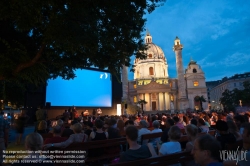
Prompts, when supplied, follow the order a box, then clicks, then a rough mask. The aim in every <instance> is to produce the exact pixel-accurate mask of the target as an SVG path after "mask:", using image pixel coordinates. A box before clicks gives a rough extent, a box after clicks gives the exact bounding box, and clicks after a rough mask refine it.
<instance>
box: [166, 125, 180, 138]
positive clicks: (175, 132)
mask: <svg viewBox="0 0 250 166" xmlns="http://www.w3.org/2000/svg"><path fill="white" fill-rule="evenodd" d="M168 137H169V139H170V140H172V141H178V140H179V139H180V138H181V129H180V128H179V127H178V126H172V127H171V128H170V129H169V131H168Z"/></svg>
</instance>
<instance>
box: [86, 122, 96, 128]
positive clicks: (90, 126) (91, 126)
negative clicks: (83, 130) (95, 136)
mask: <svg viewBox="0 0 250 166" xmlns="http://www.w3.org/2000/svg"><path fill="white" fill-rule="evenodd" d="M86 126H87V128H88V129H92V128H93V126H94V125H93V123H92V122H91V121H88V122H87V124H86Z"/></svg>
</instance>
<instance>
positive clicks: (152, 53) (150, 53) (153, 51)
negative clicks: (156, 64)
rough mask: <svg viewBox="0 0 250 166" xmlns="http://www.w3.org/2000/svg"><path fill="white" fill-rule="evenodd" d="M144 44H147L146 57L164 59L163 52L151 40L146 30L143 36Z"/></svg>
mask: <svg viewBox="0 0 250 166" xmlns="http://www.w3.org/2000/svg"><path fill="white" fill-rule="evenodd" d="M145 44H146V45H147V50H146V51H145V54H146V55H147V59H151V58H152V59H163V60H164V61H166V58H165V56H164V53H163V51H162V49H161V48H160V47H159V46H157V45H156V44H154V43H153V42H152V36H151V35H150V34H149V32H147V35H146V37H145Z"/></svg>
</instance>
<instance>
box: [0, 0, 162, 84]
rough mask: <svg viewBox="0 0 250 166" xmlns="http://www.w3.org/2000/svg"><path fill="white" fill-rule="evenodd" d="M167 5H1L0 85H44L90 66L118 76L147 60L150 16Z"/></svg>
mask: <svg viewBox="0 0 250 166" xmlns="http://www.w3.org/2000/svg"><path fill="white" fill-rule="evenodd" d="M164 1H165V0H141V1H139V0H134V1H128V0H119V1H117V0H108V1H104V0H74V1H70V0H61V1H58V0H43V1H27V0H11V1H9V0H2V1H0V6H1V8H0V80H8V81H11V82H13V81H14V82H16V83H17V84H22V83H23V82H28V83H32V84H36V85H38V84H40V83H45V82H46V80H47V79H48V78H56V77H58V76H60V77H62V78H63V79H71V78H74V77H75V75H74V70H75V69H78V68H80V69H82V68H88V67H97V68H100V69H108V70H109V71H110V72H111V73H113V74H114V73H118V72H119V70H120V68H121V67H122V65H125V66H130V65H131V64H130V57H131V55H133V54H135V55H136V58H141V59H142V58H145V55H144V54H143V52H138V50H144V49H146V48H145V45H144V44H143V40H142V33H141V32H142V31H143V30H144V25H145V21H146V19H145V18H143V17H144V14H145V13H146V12H149V13H150V12H152V11H153V10H154V9H155V8H156V7H157V6H159V5H162V4H163V2H164Z"/></svg>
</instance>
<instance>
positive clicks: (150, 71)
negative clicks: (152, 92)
mask: <svg viewBox="0 0 250 166" xmlns="http://www.w3.org/2000/svg"><path fill="white" fill-rule="evenodd" d="M149 75H154V68H153V67H150V68H149Z"/></svg>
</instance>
